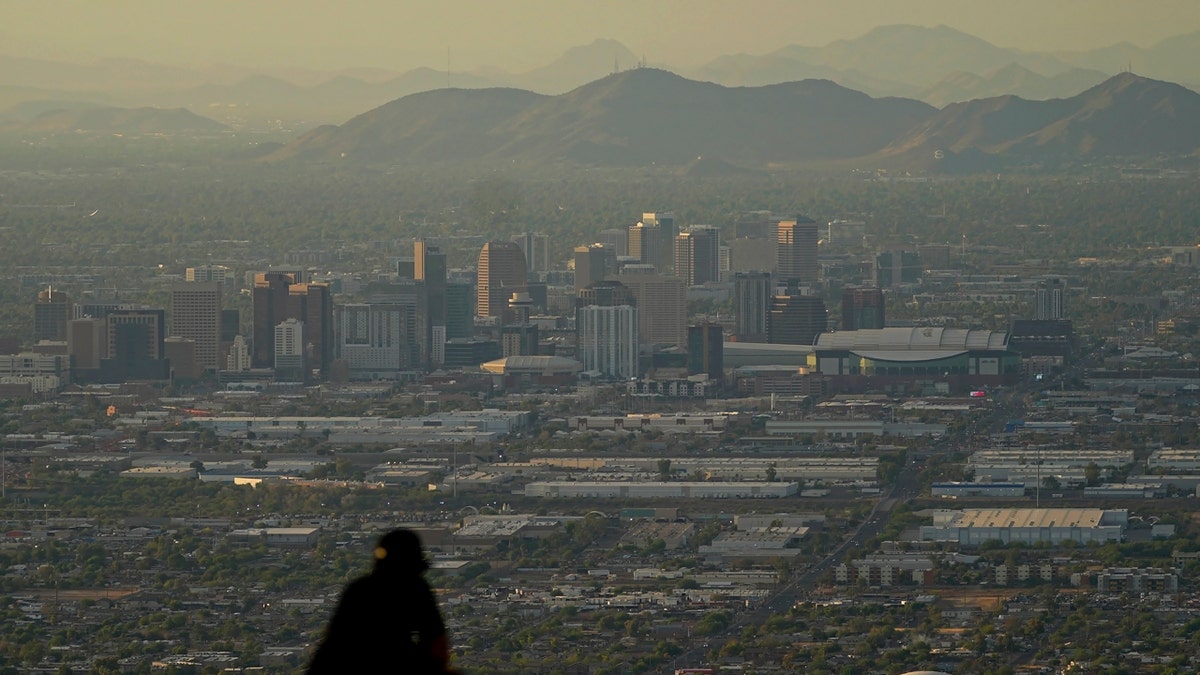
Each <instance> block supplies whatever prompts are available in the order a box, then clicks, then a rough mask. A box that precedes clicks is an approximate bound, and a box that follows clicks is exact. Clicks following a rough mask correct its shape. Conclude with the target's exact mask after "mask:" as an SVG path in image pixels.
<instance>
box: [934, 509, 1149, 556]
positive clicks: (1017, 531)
mask: <svg viewBox="0 0 1200 675" xmlns="http://www.w3.org/2000/svg"><path fill="white" fill-rule="evenodd" d="M1128 522H1129V511H1127V510H1125V509H1112V510H1106V509H963V510H958V511H950V510H939V511H935V512H934V514H933V524H932V525H922V526H921V530H920V532H921V534H920V537H921V541H932V542H939V543H947V544H958V545H959V546H962V547H977V546H981V545H983V544H984V543H985V542H989V541H999V542H1001V543H1003V544H1014V543H1022V544H1027V545H1030V546H1032V545H1034V544H1038V543H1047V544H1051V545H1058V544H1062V543H1064V542H1068V541H1070V542H1075V543H1076V544H1089V543H1093V542H1099V543H1106V542H1120V541H1121V540H1122V538H1123V536H1124V534H1125V526H1126V525H1127V524H1128Z"/></svg>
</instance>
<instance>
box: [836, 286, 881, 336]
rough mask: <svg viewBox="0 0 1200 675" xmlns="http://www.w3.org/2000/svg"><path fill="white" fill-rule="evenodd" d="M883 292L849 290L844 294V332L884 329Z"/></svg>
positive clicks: (875, 290) (858, 289) (865, 289)
mask: <svg viewBox="0 0 1200 675" xmlns="http://www.w3.org/2000/svg"><path fill="white" fill-rule="evenodd" d="M884 326H885V323H884V314H883V291H882V290H881V289H878V288H847V289H845V290H844V291H843V292H842V330H867V329H872V328H883V327H884Z"/></svg>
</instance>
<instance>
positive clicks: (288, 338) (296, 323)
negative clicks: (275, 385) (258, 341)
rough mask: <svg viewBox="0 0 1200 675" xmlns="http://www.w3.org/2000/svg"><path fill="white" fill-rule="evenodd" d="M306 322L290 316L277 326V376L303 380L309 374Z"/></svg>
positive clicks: (275, 338) (275, 366) (275, 348)
mask: <svg viewBox="0 0 1200 675" xmlns="http://www.w3.org/2000/svg"><path fill="white" fill-rule="evenodd" d="M304 332H305V331H304V322H303V321H300V320H299V319H295V318H288V319H284V320H283V321H281V322H280V323H279V324H278V325H276V326H275V336H274V342H275V346H274V349H273V351H274V353H275V363H274V364H273V367H274V368H275V377H276V378H278V379H287V378H292V379H296V380H299V381H303V380H304V379H305V376H306V374H307V368H306V367H305V366H306V361H305V358H304V357H305V353H306V352H308V351H309V349H308V345H307V344H306V342H305V340H306V338H305V335H304Z"/></svg>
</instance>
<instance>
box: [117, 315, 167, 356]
mask: <svg viewBox="0 0 1200 675" xmlns="http://www.w3.org/2000/svg"><path fill="white" fill-rule="evenodd" d="M105 322H106V323H107V324H108V325H107V328H108V340H107V342H108V358H110V359H120V360H124V361H127V362H132V361H138V360H150V361H155V360H159V359H162V358H163V340H164V339H166V337H167V312H166V310H162V309H157V308H140V309H117V310H113V311H111V312H109V313H108V316H107V317H105Z"/></svg>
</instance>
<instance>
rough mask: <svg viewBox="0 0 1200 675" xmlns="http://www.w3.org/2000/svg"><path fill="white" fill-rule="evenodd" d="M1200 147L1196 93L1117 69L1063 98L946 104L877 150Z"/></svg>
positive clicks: (1100, 151)
mask: <svg viewBox="0 0 1200 675" xmlns="http://www.w3.org/2000/svg"><path fill="white" fill-rule="evenodd" d="M1197 149H1200V94H1197V93H1196V92H1194V91H1191V90H1190V89H1187V88H1185V87H1182V86H1180V85H1177V84H1174V83H1171V82H1163V81H1160V80H1152V79H1149V78H1144V77H1140V76H1137V75H1134V74H1131V73H1122V74H1120V75H1117V76H1114V77H1112V78H1109V79H1108V80H1106V81H1104V82H1102V83H1100V84H1098V85H1096V86H1094V87H1092V88H1090V89H1088V90H1087V91H1084V92H1082V93H1080V94H1078V95H1076V96H1073V97H1070V98H1066V99H1051V100H1047V101H1029V100H1025V99H1022V98H1018V97H1016V96H1002V97H996V98H988V99H979V100H974V101H969V102H967V103H955V104H951V105H948V106H946V107H945V108H943V109H942V110H940V111H938V112H937V113H936V114H935V115H933V116H931V117H930V118H929V119H928V120H926V121H925V122H924V123H922V124H921V125H919V126H918V127H916V128H914V129H913V130H912V131H910V132H909V133H908V134H906V135H904V136H903V137H901V138H898V139H897V140H896V141H895V142H893V143H892V144H890V145H889V146H888V147H887V148H885V149H884V150H883V151H881V152H880V153H879V154H878V155H877V158H878V159H879V160H881V161H892V162H895V161H898V162H899V163H900V164H901V165H909V166H915V167H921V168H934V167H936V165H937V164H938V163H940V162H941V161H942V160H945V161H946V163H947V164H955V163H956V162H957V161H958V160H960V159H962V158H970V163H971V165H973V166H977V165H979V163H980V162H981V161H985V160H987V163H989V164H991V165H996V166H1003V165H1004V164H1006V163H1039V162H1056V161H1064V160H1065V161H1072V160H1080V159H1086V158H1097V157H1150V156H1155V155H1160V154H1161V155H1185V154H1190V153H1193V152H1195V151H1196V150H1197Z"/></svg>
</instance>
